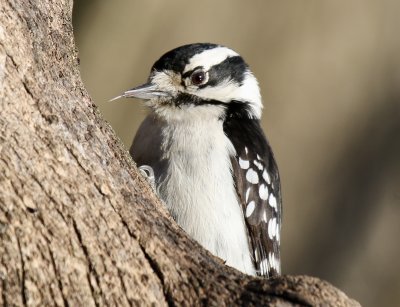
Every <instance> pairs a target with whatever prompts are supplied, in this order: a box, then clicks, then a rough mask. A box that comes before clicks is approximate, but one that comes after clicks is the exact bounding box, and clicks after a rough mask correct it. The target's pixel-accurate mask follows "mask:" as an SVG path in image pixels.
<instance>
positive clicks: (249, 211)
mask: <svg viewBox="0 0 400 307" xmlns="http://www.w3.org/2000/svg"><path fill="white" fill-rule="evenodd" d="M255 207H256V203H255V202H254V200H252V201H251V202H249V203H248V205H247V207H246V217H249V216H250V215H252V214H253V212H254V209H255Z"/></svg>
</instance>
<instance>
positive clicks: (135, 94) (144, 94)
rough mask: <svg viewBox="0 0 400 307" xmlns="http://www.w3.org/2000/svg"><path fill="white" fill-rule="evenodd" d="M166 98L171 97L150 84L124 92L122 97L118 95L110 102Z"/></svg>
mask: <svg viewBox="0 0 400 307" xmlns="http://www.w3.org/2000/svg"><path fill="white" fill-rule="evenodd" d="M168 96H171V95H170V94H169V93H167V92H164V91H161V90H159V89H158V87H157V85H156V84H153V83H151V82H150V83H146V84H143V85H140V86H138V87H134V88H133V89H130V90H128V91H126V92H124V93H123V94H122V95H119V96H117V97H115V98H113V99H111V100H110V101H113V100H116V99H119V98H139V99H144V100H150V99H154V98H158V97H168Z"/></svg>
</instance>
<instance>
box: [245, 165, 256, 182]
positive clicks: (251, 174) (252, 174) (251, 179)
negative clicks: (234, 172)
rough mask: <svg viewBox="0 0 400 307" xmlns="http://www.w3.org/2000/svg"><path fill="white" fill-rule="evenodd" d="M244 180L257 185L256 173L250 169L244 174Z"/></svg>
mask: <svg viewBox="0 0 400 307" xmlns="http://www.w3.org/2000/svg"><path fill="white" fill-rule="evenodd" d="M246 180H247V181H248V182H250V183H252V184H257V183H258V174H257V172H256V171H255V170H253V169H252V168H249V169H248V171H247V172H246Z"/></svg>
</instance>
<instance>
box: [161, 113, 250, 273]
mask: <svg viewBox="0 0 400 307" xmlns="http://www.w3.org/2000/svg"><path fill="white" fill-rule="evenodd" d="M199 112H200V113H199ZM204 114H210V112H209V110H207V112H205V113H204ZM204 114H201V107H196V114H193V116H190V117H189V118H190V120H187V118H188V116H187V114H186V115H185V116H184V117H183V118H179V116H178V117H175V118H168V123H167V124H165V126H164V125H163V127H162V129H161V131H162V145H161V150H162V152H161V156H162V158H164V159H167V161H168V167H167V176H166V177H165V178H164V179H163V181H162V182H160V183H159V185H158V187H157V190H158V192H159V194H160V196H161V198H162V199H163V200H164V201H165V203H166V204H167V206H168V209H169V210H170V212H171V214H172V215H173V217H174V218H175V219H176V221H177V223H178V224H179V225H180V226H181V227H182V228H183V229H184V230H185V231H186V232H187V233H188V234H189V235H190V236H191V237H193V238H194V239H196V240H197V241H198V242H199V243H200V244H201V245H203V246H204V247H205V248H207V249H208V250H209V251H211V252H212V253H213V254H215V255H217V256H219V257H220V258H222V259H223V260H226V263H227V264H228V265H230V266H233V267H235V268H237V269H238V270H240V271H243V272H245V273H247V274H252V275H254V274H255V269H254V266H253V262H252V260H251V256H250V250H249V244H248V238H247V231H246V227H245V223H244V218H243V213H242V209H241V207H240V205H239V203H238V200H237V196H236V191H235V188H234V182H233V178H232V173H231V162H230V158H229V157H230V155H234V152H235V149H234V148H233V145H232V143H231V142H230V141H229V139H228V138H227V137H226V136H225V134H224V132H223V128H222V121H221V120H218V118H217V117H216V116H210V115H206V116H207V118H205V117H204V116H203V115H204ZM209 116H210V117H209Z"/></svg>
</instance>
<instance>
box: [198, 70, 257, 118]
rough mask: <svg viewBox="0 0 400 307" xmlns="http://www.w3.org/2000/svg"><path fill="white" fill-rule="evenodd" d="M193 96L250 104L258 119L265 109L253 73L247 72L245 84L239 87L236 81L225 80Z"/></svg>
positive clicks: (199, 90) (200, 90)
mask: <svg viewBox="0 0 400 307" xmlns="http://www.w3.org/2000/svg"><path fill="white" fill-rule="evenodd" d="M191 92H192V94H193V95H196V96H199V97H201V98H204V99H211V100H218V101H222V102H229V101H232V100H238V101H243V102H248V103H249V104H250V107H251V108H252V111H253V114H254V115H255V117H256V118H260V117H261V111H262V108H263V105H262V101H261V95H260V88H259V87H258V82H257V80H256V78H255V77H254V76H253V74H252V73H251V72H247V73H246V75H245V78H244V80H243V83H242V85H241V86H239V85H238V84H237V83H236V82H234V81H229V80H225V81H223V82H221V83H219V84H218V85H217V86H207V87H205V88H202V89H197V90H195V91H191Z"/></svg>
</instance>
